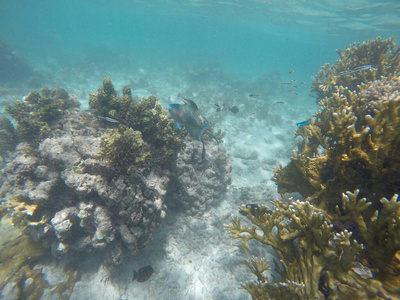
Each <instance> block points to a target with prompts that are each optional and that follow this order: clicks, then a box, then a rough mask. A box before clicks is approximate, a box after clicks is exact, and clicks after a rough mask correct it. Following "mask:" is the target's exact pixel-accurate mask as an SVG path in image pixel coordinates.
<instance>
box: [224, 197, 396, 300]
mask: <svg viewBox="0 0 400 300" xmlns="http://www.w3.org/2000/svg"><path fill="white" fill-rule="evenodd" d="M357 194H358V191H356V193H347V194H346V195H343V198H344V199H346V209H348V211H352V212H353V214H350V213H349V214H347V217H348V218H350V219H351V220H352V221H355V220H356V219H359V222H360V223H362V224H363V225H366V223H367V224H368V225H367V226H364V228H363V229H362V231H361V232H360V234H361V235H363V236H364V235H365V236H367V240H368V242H371V241H372V240H373V239H375V238H381V237H382V234H381V233H380V232H379V229H378V228H379V227H380V226H382V225H383V226H387V225H389V228H391V230H390V235H392V237H393V236H395V235H396V234H398V233H399V230H400V226H399V225H398V224H399V220H400V206H399V202H398V201H397V196H396V197H393V198H392V199H391V200H390V201H389V200H387V199H382V202H383V203H384V209H382V210H381V211H380V214H381V215H383V217H382V218H379V217H378V218H376V219H375V220H373V221H369V220H367V219H365V218H362V217H361V212H362V211H363V210H364V209H365V208H366V207H368V205H369V204H370V203H368V202H367V201H366V199H359V200H357ZM274 204H275V207H276V209H275V210H274V211H273V212H271V213H264V211H265V210H266V209H267V208H266V207H264V206H262V205H259V206H258V208H257V209H256V210H254V211H253V212H252V211H251V209H250V208H249V207H245V206H243V207H241V208H240V209H241V211H242V212H244V213H245V214H246V216H247V218H248V220H250V221H251V223H252V224H253V226H252V227H248V226H243V225H242V223H241V221H240V220H239V219H238V218H235V219H233V221H232V223H231V224H230V225H228V226H227V230H228V232H229V233H230V234H231V236H232V238H234V239H240V240H241V242H240V243H239V244H238V245H237V246H238V247H239V248H240V249H242V250H244V251H246V250H248V246H249V244H248V243H249V241H251V240H255V241H257V242H259V243H262V244H264V245H268V246H271V247H272V248H273V250H274V251H275V252H276V254H277V256H278V258H279V263H278V264H277V265H276V271H277V272H278V274H279V276H280V278H279V279H278V280H275V282H274V281H271V280H268V278H267V276H266V275H265V274H264V273H265V272H266V271H267V270H269V265H268V263H267V262H266V261H265V260H263V259H259V258H256V257H253V258H252V259H251V261H250V262H247V263H246V264H247V266H248V267H249V268H250V270H251V272H252V273H253V274H254V275H256V277H257V282H253V283H246V284H243V285H242V288H244V289H246V290H247V291H248V292H249V293H250V294H251V295H252V297H253V299H349V298H354V299H372V298H374V299H375V297H376V299H394V298H395V297H396V295H398V293H399V273H398V270H399V259H398V252H397V254H396V256H395V257H393V256H392V257H393V259H392V260H390V259H388V263H389V264H388V265H387V266H386V267H387V269H386V268H384V269H382V270H381V272H376V271H375V269H372V268H371V267H370V266H371V265H373V264H370V263H369V261H368V260H367V258H369V257H371V253H370V252H369V250H368V249H373V248H375V249H376V247H371V248H370V247H368V242H367V243H366V244H365V245H362V244H361V243H359V242H358V241H357V240H356V239H355V238H354V235H353V233H352V232H350V231H348V230H346V229H345V230H343V231H338V230H337V228H336V227H335V226H334V225H332V224H331V223H329V221H328V219H329V217H328V218H327V216H326V213H325V212H324V211H322V210H320V209H318V208H316V207H315V206H313V205H311V204H310V203H309V202H301V201H296V202H292V203H288V204H286V203H284V202H281V201H276V202H275V203H274ZM348 211H346V212H348ZM376 215H378V213H377V214H376ZM386 216H389V218H387V217H386ZM365 222H366V223H365ZM388 223H389V224H388ZM371 233H372V234H371ZM375 234H376V236H375ZM395 242H397V243H398V237H397V238H395ZM382 243H386V242H385V241H382ZM379 246H380V247H379V248H380V249H381V250H383V249H385V252H386V251H387V253H386V254H389V253H393V251H395V250H394V248H396V247H391V249H390V248H389V249H388V248H387V247H386V246H388V245H379ZM386 249H387V250H386ZM397 251H398V250H397ZM380 255H382V253H379V254H378V256H380ZM380 260H381V258H380ZM394 276H395V277H394ZM386 280H387V281H386Z"/></svg>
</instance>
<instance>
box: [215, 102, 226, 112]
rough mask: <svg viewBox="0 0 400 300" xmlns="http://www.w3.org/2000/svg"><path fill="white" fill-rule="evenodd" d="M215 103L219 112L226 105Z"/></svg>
mask: <svg viewBox="0 0 400 300" xmlns="http://www.w3.org/2000/svg"><path fill="white" fill-rule="evenodd" d="M214 105H215V106H216V107H217V109H216V111H217V112H219V111H221V110H223V109H224V107H223V106H222V105H219V104H216V103H215V104H214Z"/></svg>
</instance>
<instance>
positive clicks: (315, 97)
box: [308, 94, 317, 98]
mask: <svg viewBox="0 0 400 300" xmlns="http://www.w3.org/2000/svg"><path fill="white" fill-rule="evenodd" d="M308 96H310V97H313V98H317V96H315V95H311V94H308Z"/></svg>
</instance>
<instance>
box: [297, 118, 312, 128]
mask: <svg viewBox="0 0 400 300" xmlns="http://www.w3.org/2000/svg"><path fill="white" fill-rule="evenodd" d="M310 124H311V119H308V120H305V121H303V122H299V123H296V125H297V126H299V127H300V126H306V125H310Z"/></svg>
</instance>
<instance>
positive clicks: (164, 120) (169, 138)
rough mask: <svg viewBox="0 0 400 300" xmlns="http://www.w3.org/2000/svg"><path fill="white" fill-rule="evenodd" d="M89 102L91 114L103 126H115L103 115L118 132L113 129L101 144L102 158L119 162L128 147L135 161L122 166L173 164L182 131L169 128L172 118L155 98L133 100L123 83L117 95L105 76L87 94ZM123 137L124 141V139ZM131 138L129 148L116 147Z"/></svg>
mask: <svg viewBox="0 0 400 300" xmlns="http://www.w3.org/2000/svg"><path fill="white" fill-rule="evenodd" d="M89 105H90V108H91V109H94V110H95V112H94V113H93V114H95V115H96V116H97V117H100V118H101V120H104V125H105V126H113V125H114V127H115V124H116V123H112V122H109V121H107V119H106V118H111V119H112V120H115V121H116V122H118V124H119V129H118V130H119V131H118V132H116V131H114V132H113V133H112V135H113V136H110V137H109V138H107V140H104V142H103V143H102V153H103V154H104V156H105V157H106V158H108V159H110V160H111V161H114V162H116V161H118V162H119V163H123V161H124V160H125V159H126V158H128V155H126V153H125V151H126V150H128V152H129V153H130V152H132V151H134V152H135V153H136V154H135V155H134V156H133V158H135V162H133V161H131V162H128V165H125V166H126V167H129V166H131V165H133V167H135V164H137V165H139V166H140V165H143V164H145V163H146V162H148V161H149V160H150V159H151V162H152V164H153V165H155V164H158V165H159V166H162V167H171V166H172V165H173V164H174V163H175V159H176V154H177V153H178V151H179V150H180V149H181V148H182V146H183V138H184V137H185V135H186V133H185V132H177V131H176V130H174V129H173V126H172V124H173V120H172V119H171V118H170V116H169V114H168V113H167V112H166V111H164V110H163V109H162V107H161V105H160V103H159V102H158V101H157V97H155V96H150V97H149V98H147V99H142V100H140V101H135V100H134V99H133V98H132V95H131V89H130V87H129V86H124V87H123V95H122V97H118V96H117V92H116V90H115V88H114V85H113V84H112V82H111V80H110V79H109V78H107V77H105V78H104V79H103V86H101V87H99V88H98V93H97V94H96V93H94V92H91V93H90V95H89ZM108 120H110V119H108ZM121 127H122V128H121ZM123 127H128V128H130V129H129V130H127V129H124V128H123ZM134 131H135V132H136V133H134ZM138 132H140V133H141V136H139V134H138ZM125 139H127V140H128V141H124V140H125ZM133 140H135V143H134V144H135V145H133V146H132V147H131V148H129V149H127V148H126V145H125V146H123V147H119V144H120V143H128V144H132V141H133ZM139 150H141V152H140V153H138V152H139ZM113 156H114V157H113ZM121 158H122V161H121Z"/></svg>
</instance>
